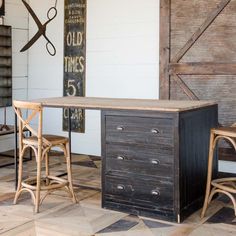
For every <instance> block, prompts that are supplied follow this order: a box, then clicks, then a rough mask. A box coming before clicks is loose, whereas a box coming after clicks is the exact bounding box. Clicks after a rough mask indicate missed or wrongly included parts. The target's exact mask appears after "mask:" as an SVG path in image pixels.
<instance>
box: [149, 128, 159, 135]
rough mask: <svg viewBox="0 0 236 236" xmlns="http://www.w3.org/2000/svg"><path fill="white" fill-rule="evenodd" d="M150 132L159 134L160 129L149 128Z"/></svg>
mask: <svg viewBox="0 0 236 236" xmlns="http://www.w3.org/2000/svg"><path fill="white" fill-rule="evenodd" d="M151 132H152V133H153V134H159V133H160V131H159V130H158V129H155V128H154V129H151Z"/></svg>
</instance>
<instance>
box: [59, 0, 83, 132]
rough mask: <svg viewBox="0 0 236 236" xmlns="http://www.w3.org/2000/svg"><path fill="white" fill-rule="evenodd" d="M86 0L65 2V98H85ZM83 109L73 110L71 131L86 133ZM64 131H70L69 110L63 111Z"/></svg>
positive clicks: (66, 0)
mask: <svg viewBox="0 0 236 236" xmlns="http://www.w3.org/2000/svg"><path fill="white" fill-rule="evenodd" d="M86 8H87V4H86V0H65V19H64V89H63V90H64V91H63V96H85V62H86ZM84 113H85V112H84V110H83V109H72V110H71V131H73V132H81V133H82V132H84V127H85V114H84ZM63 130H65V131H66V130H68V110H67V109H64V110H63Z"/></svg>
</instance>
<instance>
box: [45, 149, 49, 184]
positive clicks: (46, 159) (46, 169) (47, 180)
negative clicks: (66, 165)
mask: <svg viewBox="0 0 236 236" xmlns="http://www.w3.org/2000/svg"><path fill="white" fill-rule="evenodd" d="M45 172H46V185H49V179H48V176H49V156H48V152H46V153H45Z"/></svg>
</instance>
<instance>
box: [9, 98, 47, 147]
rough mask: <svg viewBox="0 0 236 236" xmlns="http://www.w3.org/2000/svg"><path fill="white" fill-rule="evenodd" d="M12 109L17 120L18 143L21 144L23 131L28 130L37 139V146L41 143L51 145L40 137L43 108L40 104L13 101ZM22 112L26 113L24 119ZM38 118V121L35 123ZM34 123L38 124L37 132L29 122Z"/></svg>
mask: <svg viewBox="0 0 236 236" xmlns="http://www.w3.org/2000/svg"><path fill="white" fill-rule="evenodd" d="M13 108H14V110H15V113H16V115H17V118H18V120H19V142H20V143H21V142H22V138H23V137H24V131H25V129H26V130H29V131H30V132H31V134H32V135H33V136H36V137H37V139H38V144H39V146H41V145H42V143H45V144H47V145H51V143H50V142H49V141H48V140H46V139H45V138H43V137H42V123H43V108H42V104H41V103H33V102H27V101H16V100H14V101H13ZM23 111H28V112H27V115H26V117H25V118H24V116H23ZM37 118H38V121H37ZM33 120H34V121H36V123H37V124H38V127H37V130H36V129H34V128H33V127H32V125H31V124H30V122H32V121H33Z"/></svg>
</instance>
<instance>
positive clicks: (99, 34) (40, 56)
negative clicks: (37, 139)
mask: <svg viewBox="0 0 236 236" xmlns="http://www.w3.org/2000/svg"><path fill="white" fill-rule="evenodd" d="M87 3H88V8H87V65H86V69H87V71H86V73H87V74H86V96H99V97H128V98H158V86H159V85H158V74H159V72H158V61H159V58H158V55H159V51H158V44H159V40H158V38H159V35H158V31H159V26H158V21H159V15H158V14H159V1H157V0H147V1H141V0H121V1H117V0H87ZM53 4H54V1H43V2H42V1H37V0H30V5H31V7H32V8H33V9H34V10H35V11H36V13H37V15H38V16H39V18H40V20H41V21H42V22H44V20H46V17H45V16H46V12H47V10H48V9H49V8H50V7H51V6H52V5H53ZM63 4H64V1H58V16H57V18H56V19H55V20H54V21H52V22H51V23H50V24H49V25H48V29H47V35H48V37H49V38H50V40H51V41H52V42H53V43H54V44H55V46H56V48H57V55H56V56H55V57H51V56H49V55H48V54H47V52H46V49H45V40H44V39H43V38H40V39H39V41H37V42H36V43H35V44H34V45H33V46H32V48H30V49H29V78H30V79H29V98H30V99H31V98H39V97H52V96H61V95H62V89H63V29H64V25H63V14H64V9H63ZM36 30H37V27H36V25H35V23H34V22H33V21H32V19H31V17H29V35H30V37H31V36H33V35H34V33H35V32H36ZM44 121H45V126H44V129H45V131H46V132H51V133H59V134H60V133H61V134H66V133H64V132H62V123H61V122H62V114H61V109H49V110H46V111H45V113H44ZM85 131H86V132H85V134H73V135H72V151H73V152H79V153H85V154H93V155H100V145H101V140H100V135H101V134H100V112H99V111H86V121H85Z"/></svg>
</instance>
